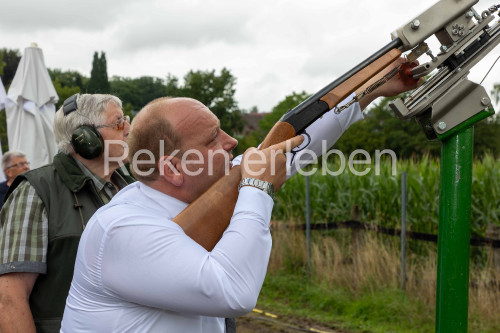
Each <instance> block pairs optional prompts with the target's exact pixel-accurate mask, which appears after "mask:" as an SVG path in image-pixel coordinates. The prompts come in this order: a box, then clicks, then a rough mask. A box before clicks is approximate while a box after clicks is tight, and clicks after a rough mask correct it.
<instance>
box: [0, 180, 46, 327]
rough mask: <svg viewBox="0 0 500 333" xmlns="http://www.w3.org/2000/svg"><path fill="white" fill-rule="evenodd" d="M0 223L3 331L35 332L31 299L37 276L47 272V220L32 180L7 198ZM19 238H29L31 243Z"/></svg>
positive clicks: (0, 213) (0, 312)
mask: <svg viewBox="0 0 500 333" xmlns="http://www.w3.org/2000/svg"><path fill="white" fill-rule="evenodd" d="M0 222H1V224H2V228H0V274H1V275H0V331H1V332H2V333H6V332H35V331H36V330H35V325H34V322H33V316H32V314H31V310H30V307H29V301H28V300H29V297H30V294H31V291H32V289H33V285H34V284H35V281H36V279H37V277H38V275H39V274H40V273H42V274H45V272H46V264H45V262H46V260H45V258H46V250H47V232H48V221H47V214H46V211H45V206H44V205H43V202H42V200H41V199H40V197H39V196H38V195H37V194H36V191H35V189H34V188H33V187H32V186H31V185H30V184H29V182H27V181H24V182H22V183H21V184H19V186H18V187H17V188H16V189H15V190H14V192H12V194H11V195H10V196H9V197H8V198H7V201H6V202H5V204H4V206H3V208H2V210H1V212H0ZM16 239H30V240H31V242H30V244H31V245H30V246H27V244H25V243H23V242H16V241H15V240H16ZM27 258H36V260H33V259H32V260H29V261H27Z"/></svg>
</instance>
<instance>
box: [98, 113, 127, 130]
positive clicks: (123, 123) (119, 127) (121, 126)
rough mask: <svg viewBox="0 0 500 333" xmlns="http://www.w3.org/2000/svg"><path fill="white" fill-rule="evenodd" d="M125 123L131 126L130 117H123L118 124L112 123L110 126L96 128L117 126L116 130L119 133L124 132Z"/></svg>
mask: <svg viewBox="0 0 500 333" xmlns="http://www.w3.org/2000/svg"><path fill="white" fill-rule="evenodd" d="M125 122H127V123H129V124H130V116H123V117H121V118H120V120H118V121H117V122H116V123H112V124H109V125H100V126H96V127H95V128H102V127H113V126H116V129H117V130H118V131H123V129H124V128H125Z"/></svg>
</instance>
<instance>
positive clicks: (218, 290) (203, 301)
mask: <svg viewBox="0 0 500 333" xmlns="http://www.w3.org/2000/svg"><path fill="white" fill-rule="evenodd" d="M186 206H187V205H186V204H185V203H183V202H181V201H179V200H177V199H175V198H172V197H169V196H167V195H165V194H163V193H161V192H158V191H156V190H154V189H152V188H150V187H148V186H146V185H144V184H142V183H140V182H136V183H134V184H132V185H129V186H127V187H126V188H125V189H123V190H122V191H120V192H119V193H118V194H117V195H116V196H115V197H114V198H113V200H112V201H111V202H110V203H109V204H108V205H106V206H104V207H102V208H101V209H99V210H98V211H97V212H96V214H95V215H94V216H93V217H92V219H91V220H90V221H89V223H88V225H87V227H86V228H85V231H84V232H83V235H82V238H81V241H80V246H79V248H78V255H77V259H76V263H75V274H74V277H73V281H72V283H71V288H70V291H69V296H68V299H67V301H66V308H65V310H64V318H63V322H62V328H61V332H109V333H111V332H224V327H225V326H224V317H235V316H239V315H242V314H245V313H247V312H249V311H251V310H252V309H253V307H254V306H255V304H256V302H257V296H258V294H259V292H260V288H261V287H262V283H263V282H264V277H265V274H266V270H267V262H268V260H269V255H270V252H271V235H270V232H269V221H270V219H271V211H272V206H273V200H272V199H271V198H270V197H269V196H268V195H267V194H266V193H264V192H262V191H260V190H258V189H256V188H252V187H244V188H242V189H241V191H240V194H239V199H238V202H237V204H236V208H235V211H234V215H233V217H232V219H231V223H230V225H229V227H228V228H227V230H226V231H225V232H224V235H223V237H222V239H221V240H220V241H219V242H218V243H217V245H216V246H215V248H214V249H213V250H212V251H211V252H207V251H206V250H205V249H204V248H203V247H201V246H200V245H198V244H197V243H196V242H194V241H193V240H192V239H191V238H189V237H188V236H187V235H186V234H185V233H184V232H183V230H182V229H181V227H180V226H179V225H177V224H176V223H174V222H172V221H171V219H172V218H174V217H175V216H176V215H177V214H179V213H180V212H181V211H182V210H183V209H184V208H185V207H186Z"/></svg>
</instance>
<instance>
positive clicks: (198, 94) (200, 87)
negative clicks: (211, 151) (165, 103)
mask: <svg viewBox="0 0 500 333" xmlns="http://www.w3.org/2000/svg"><path fill="white" fill-rule="evenodd" d="M235 84H236V78H235V77H234V76H233V75H232V74H231V72H230V71H229V70H227V69H226V68H223V69H222V70H221V72H220V74H219V75H217V74H216V73H215V70H212V71H199V70H198V71H189V73H187V74H186V75H185V76H184V85H180V84H179V80H178V79H177V78H176V77H175V76H171V75H169V76H168V77H167V83H166V91H167V94H168V95H169V96H172V97H176V96H177V97H191V98H195V99H197V100H199V101H200V102H202V103H203V104H205V105H206V106H207V107H208V108H209V109H210V110H211V111H212V112H213V113H214V114H215V115H216V116H217V118H219V120H220V122H221V128H222V129H223V130H224V131H226V132H227V133H229V134H230V135H234V133H237V132H240V131H241V130H242V129H243V119H242V117H241V113H240V112H239V110H238V104H237V102H236V100H235V99H234V93H235V88H234V86H235Z"/></svg>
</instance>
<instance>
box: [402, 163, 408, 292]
mask: <svg viewBox="0 0 500 333" xmlns="http://www.w3.org/2000/svg"><path fill="white" fill-rule="evenodd" d="M406 206H407V188H406V171H403V173H402V174H401V289H403V290H406Z"/></svg>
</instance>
